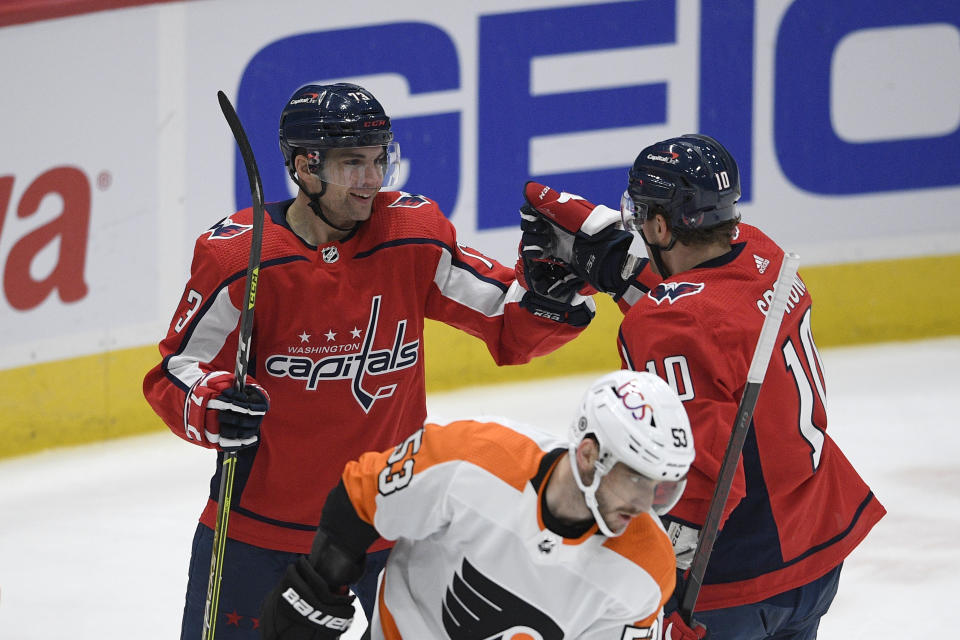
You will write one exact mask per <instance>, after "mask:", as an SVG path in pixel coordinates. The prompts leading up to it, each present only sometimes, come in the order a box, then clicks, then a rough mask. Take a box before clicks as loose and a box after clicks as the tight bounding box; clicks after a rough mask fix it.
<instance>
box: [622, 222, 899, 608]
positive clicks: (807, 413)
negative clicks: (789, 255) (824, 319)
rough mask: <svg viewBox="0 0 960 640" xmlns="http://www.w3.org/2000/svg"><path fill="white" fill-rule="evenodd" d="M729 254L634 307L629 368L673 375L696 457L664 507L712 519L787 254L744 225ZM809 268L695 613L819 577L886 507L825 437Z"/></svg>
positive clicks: (677, 515)
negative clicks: (680, 490) (678, 492)
mask: <svg viewBox="0 0 960 640" xmlns="http://www.w3.org/2000/svg"><path fill="white" fill-rule="evenodd" d="M731 249H732V250H731V251H730V252H729V253H728V254H726V255H724V256H721V257H719V258H716V259H713V260H710V261H708V262H704V263H702V264H700V265H698V266H697V267H695V268H693V269H690V270H689V271H686V272H684V273H681V274H678V275H676V276H673V277H671V278H668V279H666V280H665V281H664V282H662V283H661V284H659V285H657V286H656V287H654V288H652V289H651V290H650V292H649V293H648V294H647V295H646V296H645V297H643V298H641V299H640V300H638V301H637V302H636V304H634V306H633V307H632V308H631V309H630V310H629V311H628V312H627V314H626V317H625V318H624V321H623V324H622V325H621V328H620V335H619V338H618V342H619V347H620V353H621V357H622V360H623V364H624V366H625V367H627V368H630V369H635V370H636V369H646V370H648V371H651V372H654V373H656V374H657V375H659V376H661V377H662V378H664V379H665V380H667V381H668V382H670V383H671V385H673V387H674V389H676V391H677V393H678V394H679V395H680V398H681V399H682V400H683V401H684V406H685V408H686V410H687V413H688V415H689V416H690V423H691V426H692V428H693V435H694V442H695V446H696V450H697V456H696V459H695V461H694V463H693V466H692V467H691V469H690V473H689V476H688V483H687V488H686V490H685V492H684V494H683V497H682V499H681V500H680V502H679V503H678V504H677V506H676V507H674V508H673V510H672V511H671V512H670V514H669V515H668V516H667V517H666V519H667V520H677V521H679V522H681V523H684V524H688V525H695V526H697V527H699V526H701V525H702V524H703V521H704V520H705V518H706V514H707V510H708V507H709V503H710V498H711V497H712V495H713V490H714V485H715V482H716V479H717V476H718V475H719V471H720V465H721V464H722V461H723V456H724V453H725V452H726V448H727V443H728V441H729V438H730V433H731V431H732V428H733V421H734V416H735V415H736V412H737V405H738V403H739V401H740V397H741V396H742V395H743V390H744V386H745V384H746V380H747V370H748V369H749V368H750V362H751V359H752V357H753V352H754V349H755V348H756V344H757V338H758V336H759V334H760V327H761V325H762V324H763V320H764V317H765V314H766V313H767V311H768V309H769V305H770V302H771V300H772V298H773V284H774V282H775V280H776V278H777V273H778V271H779V269H780V263H781V262H782V260H783V255H784V252H783V250H782V249H780V247H778V246H777V245H776V244H775V243H774V242H773V241H772V240H770V238H768V237H767V236H765V235H764V234H763V233H761V232H760V231H759V230H758V229H756V228H754V227H751V226H749V225H746V224H741V225H739V231H738V235H737V238H736V239H735V240H734V242H733V243H732V246H731ZM810 317H811V302H810V292H809V291H807V288H806V286H805V285H804V283H803V280H801V279H800V277H799V276H797V277H796V279H795V280H794V282H793V286H792V288H791V290H790V298H789V301H788V303H787V309H786V313H785V314H784V317H783V324H782V326H781V328H780V333H779V336H778V338H777V341H776V346H775V347H774V350H773V356H772V358H771V360H770V365H769V368H768V369H767V375H766V378H765V380H764V382H763V386H762V388H761V392H760V396H759V399H758V400H757V405H756V409H755V411H754V414H753V422H752V423H751V428H750V429H749V431H748V434H747V438H746V442H745V444H744V448H743V454H742V456H741V459H740V460H739V463H738V468H737V471H736V475H735V477H734V481H733V487H732V490H731V492H730V497H729V499H728V501H727V504H726V505H725V509H724V514H723V515H724V520H725V521H724V523H723V525H722V530H721V531H720V533H719V535H718V537H717V540H716V544H715V545H714V549H713V553H712V555H711V556H710V563H709V565H708V567H707V571H706V575H705V577H704V585H703V588H702V590H701V591H700V597H699V600H698V602H697V609H698V610H709V609H719V608H725V607H730V606H736V605H740V604H746V603H751V602H758V601H760V600H763V599H765V598H768V597H770V596H773V595H775V594H778V593H782V592H784V591H787V590H790V589H793V588H796V587H799V586H801V585H804V584H806V583H808V582H810V581H812V580H815V579H817V578H819V577H821V576H822V575H824V574H825V573H827V572H828V571H829V570H830V569H832V568H833V567H836V566H837V565H838V564H840V563H841V562H842V561H843V559H844V558H845V557H846V556H847V555H848V554H849V553H850V552H851V551H852V550H853V548H854V547H856V545H857V544H859V542H860V541H861V540H862V539H863V538H864V536H866V535H867V532H868V531H869V530H870V529H871V527H873V525H874V524H875V523H876V522H877V521H878V520H879V519H880V518H881V517H882V516H883V514H884V513H885V510H884V508H883V506H881V504H880V503H879V501H878V500H877V499H876V498H875V497H874V495H873V493H872V492H871V490H870V488H869V487H868V486H867V485H866V483H864V481H863V480H862V479H861V478H860V476H859V475H858V474H857V472H856V470H855V469H854V468H853V466H852V465H851V464H850V462H848V461H847V459H846V458H845V457H844V455H843V452H841V451H840V449H839V447H837V445H836V444H835V443H834V442H833V440H831V439H830V436H829V435H827V413H826V408H825V400H826V397H825V392H826V385H825V381H824V372H823V367H822V364H821V362H820V356H819V354H818V353H817V348H816V345H815V344H814V341H813V335H812V333H811V329H810V327H811V319H810Z"/></svg>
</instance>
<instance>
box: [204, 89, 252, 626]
mask: <svg viewBox="0 0 960 640" xmlns="http://www.w3.org/2000/svg"><path fill="white" fill-rule="evenodd" d="M217 100H218V101H219V102H220V110H221V111H223V117H224V118H226V120H227V124H228V125H230V130H231V131H232V132H233V137H234V139H235V140H236V141H237V147H238V149H239V150H240V156H241V158H242V159H243V165H244V167H245V168H246V171H247V179H248V180H249V182H250V196H251V198H252V201H253V231H252V233H251V237H250V259H249V261H248V263H247V277H246V289H245V290H244V298H243V299H244V300H245V301H246V302H245V303H244V305H243V308H242V309H241V310H240V335H239V336H238V339H237V360H236V367H235V368H234V375H235V377H236V387H237V390H239V391H243V387H244V385H245V383H246V378H247V370H248V368H249V358H250V338H251V336H252V335H253V310H254V306H255V304H256V301H257V281H258V279H259V276H260V251H261V248H262V246H263V218H264V211H263V185H262V183H261V181H260V171H259V170H258V169H257V161H256V158H255V157H254V155H253V149H252V148H251V146H250V141H249V140H248V139H247V134H246V132H245V131H244V130H243V124H242V123H241V122H240V117H239V116H238V115H237V111H236V109H234V108H233V105H232V104H231V103H230V100H229V99H228V98H227V95H226V94H225V93H224V92H223V91H218V92H217ZM236 467H237V453H236V451H228V452H224V454H223V460H222V463H221V470H220V491H219V495H218V497H217V522H216V527H215V528H214V531H213V550H212V551H211V554H210V574H209V577H208V580H207V600H206V603H205V605H204V610H203V634H202V638H203V640H213V638H214V634H215V633H216V629H217V611H218V608H219V604H220V581H221V577H222V575H223V556H224V550H225V549H226V545H227V524H228V523H229V521H230V503H231V501H232V500H233V478H234V473H235V471H236Z"/></svg>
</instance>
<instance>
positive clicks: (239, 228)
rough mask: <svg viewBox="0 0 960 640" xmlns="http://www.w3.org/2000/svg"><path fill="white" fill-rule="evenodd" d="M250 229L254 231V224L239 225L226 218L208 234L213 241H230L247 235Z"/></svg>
mask: <svg viewBox="0 0 960 640" xmlns="http://www.w3.org/2000/svg"><path fill="white" fill-rule="evenodd" d="M250 229H253V225H252V224H237V223H236V222H234V221H233V220H231V219H230V218H224V219H223V220H221V221H220V222H218V223H217V224H215V225H214V226H213V227H212V228H211V229H210V231H209V232H208V233H209V234H210V236H209V237H210V239H211V240H229V239H230V238H236V237H237V236H241V235H243V234H245V233H246V232H247V231H250Z"/></svg>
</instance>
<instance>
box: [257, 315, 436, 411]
mask: <svg viewBox="0 0 960 640" xmlns="http://www.w3.org/2000/svg"><path fill="white" fill-rule="evenodd" d="M380 303H381V296H374V297H373V299H372V300H371V301H370V319H369V320H368V321H367V329H366V331H361V330H359V329H356V330H355V331H356V334H355V337H357V338H359V336H360V334H361V333H362V334H363V336H364V338H363V344H362V345H361V346H360V350H359V351H352V352H339V353H335V354H334V355H329V356H326V357H324V358H320V359H319V360H313V359H311V358H308V357H306V356H298V355H283V354H274V355H271V356H269V357H268V358H267V361H266V365H265V368H266V371H267V373H268V374H270V375H272V376H274V377H277V378H294V379H297V380H303V381H304V382H305V384H306V388H307V389H308V390H309V391H314V390H316V389H317V387H318V385H319V384H320V383H321V381H324V380H350V381H351V385H350V388H351V391H353V397H354V398H355V399H356V401H357V403H358V404H359V405H360V406H361V407H362V408H363V411H364V413H370V409H371V408H372V407H373V403H375V402H376V401H377V400H380V399H381V398H389V397H391V396H392V395H393V393H394V391H396V389H397V385H396V383H392V384H386V385H383V386H380V385H377V384H376V383H375V382H373V381H372V380H371V378H372V377H374V376H380V375H383V374H386V373H392V372H394V371H400V370H402V369H408V368H410V367H413V366H415V365H416V364H417V361H418V359H419V357H420V339H419V338H418V337H414V339H413V340H410V341H409V342H407V341H406V335H407V321H406V319H403V320H398V321H397V325H396V330H395V332H394V336H393V341H392V343H391V345H392V346H391V347H390V348H388V349H374V348H373V339H374V336H376V335H377V326H378V324H379V322H380ZM351 333H353V332H351ZM304 335H306V332H304ZM335 335H336V334H335V333H333V332H332V331H331V333H330V335H329V337H328V339H332V337H333V336H335ZM309 337H310V336H309V335H307V338H308V339H309ZM301 341H303V338H302V337H301Z"/></svg>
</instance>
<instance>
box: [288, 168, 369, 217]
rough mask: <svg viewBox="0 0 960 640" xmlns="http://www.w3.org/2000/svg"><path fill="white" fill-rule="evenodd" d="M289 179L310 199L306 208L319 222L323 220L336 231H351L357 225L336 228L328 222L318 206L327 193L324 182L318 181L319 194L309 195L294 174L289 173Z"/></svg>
mask: <svg viewBox="0 0 960 640" xmlns="http://www.w3.org/2000/svg"><path fill="white" fill-rule="evenodd" d="M290 177H291V178H292V179H293V182H294V184H296V185H297V186H298V187H300V190H301V191H303V193H304V194H305V195H306V196H307V198H309V199H310V202H309V203H308V206H309V207H310V210H311V211H313V213H314V214H315V215H316V216H317V217H318V218H320V219H321V220H323V221H324V222H325V223H326V224H327V225H328V226H330V227H333V228H334V229H336V230H337V231H353V229H354V228H355V227H356V226H357V224H358V223H356V222H355V223H353V224H352V225H350V226H349V227H338V226H337V225H335V224H333V223H332V222H330V218H328V217H327V216H326V215H324V213H323V208H322V207H321V206H320V198H322V197H323V194H325V193H326V192H327V183H326V182H324V181H323V180H321V181H320V184H321V185H322V186H321V187H320V192H319V193H311V192H310V191H309V190H308V189H307V187H306V185H304V184H303V183H302V182H300V179H299V178H298V177H297V174H296V173H295V172H292V171H291V172H290Z"/></svg>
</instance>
